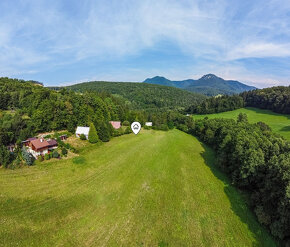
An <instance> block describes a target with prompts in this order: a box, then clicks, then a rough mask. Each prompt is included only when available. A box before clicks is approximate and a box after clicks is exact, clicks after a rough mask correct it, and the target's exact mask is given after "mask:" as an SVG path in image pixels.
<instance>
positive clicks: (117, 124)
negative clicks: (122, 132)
mask: <svg viewBox="0 0 290 247" xmlns="http://www.w3.org/2000/svg"><path fill="white" fill-rule="evenodd" d="M110 124H111V125H112V126H113V128H114V129H120V128H121V122H120V121H110Z"/></svg>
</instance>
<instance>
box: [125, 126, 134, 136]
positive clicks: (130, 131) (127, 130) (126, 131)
mask: <svg viewBox="0 0 290 247" xmlns="http://www.w3.org/2000/svg"><path fill="white" fill-rule="evenodd" d="M131 133H133V132H132V130H131V128H130V127H129V126H128V127H127V128H126V129H125V132H124V134H131Z"/></svg>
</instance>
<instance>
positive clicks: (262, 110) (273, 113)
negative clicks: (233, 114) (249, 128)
mask: <svg viewBox="0 0 290 247" xmlns="http://www.w3.org/2000/svg"><path fill="white" fill-rule="evenodd" d="M245 109H248V110H251V111H253V112H255V113H259V114H265V115H272V116H284V117H287V118H288V119H290V115H289V114H283V113H277V112H274V111H272V110H268V109H259V108H255V107H245Z"/></svg>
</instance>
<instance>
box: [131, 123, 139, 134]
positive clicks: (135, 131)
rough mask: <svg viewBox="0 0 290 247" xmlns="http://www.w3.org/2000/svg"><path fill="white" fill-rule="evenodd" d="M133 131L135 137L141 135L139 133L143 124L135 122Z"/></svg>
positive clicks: (132, 125) (132, 126) (132, 127)
mask: <svg viewBox="0 0 290 247" xmlns="http://www.w3.org/2000/svg"><path fill="white" fill-rule="evenodd" d="M131 129H132V131H133V133H134V134H135V135H137V134H138V133H139V131H140V130H141V124H140V123H139V122H133V123H132V124H131Z"/></svg>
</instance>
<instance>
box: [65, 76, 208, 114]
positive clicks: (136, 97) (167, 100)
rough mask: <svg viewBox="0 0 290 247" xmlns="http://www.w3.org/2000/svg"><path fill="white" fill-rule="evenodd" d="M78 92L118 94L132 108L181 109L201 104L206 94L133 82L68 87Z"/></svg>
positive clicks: (90, 83) (87, 83) (101, 82)
mask: <svg viewBox="0 0 290 247" xmlns="http://www.w3.org/2000/svg"><path fill="white" fill-rule="evenodd" d="M67 88H68V89H71V90H73V91H76V92H86V91H97V92H108V93H111V94H113V95H118V96H119V97H122V98H124V99H125V100H126V103H127V105H129V106H130V108H131V109H151V110H152V109H161V108H162V109H181V108H186V107H188V106H189V105H191V104H199V103H201V102H202V101H203V100H205V99H206V96H204V95H201V94H197V93H191V92H187V91H184V90H181V89H178V88H173V87H166V86H160V85H152V84H145V83H131V82H104V81H95V82H85V83H80V84H75V85H72V86H69V87H67Z"/></svg>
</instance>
